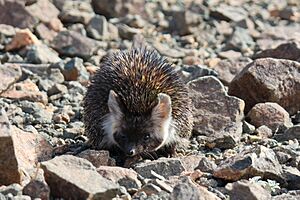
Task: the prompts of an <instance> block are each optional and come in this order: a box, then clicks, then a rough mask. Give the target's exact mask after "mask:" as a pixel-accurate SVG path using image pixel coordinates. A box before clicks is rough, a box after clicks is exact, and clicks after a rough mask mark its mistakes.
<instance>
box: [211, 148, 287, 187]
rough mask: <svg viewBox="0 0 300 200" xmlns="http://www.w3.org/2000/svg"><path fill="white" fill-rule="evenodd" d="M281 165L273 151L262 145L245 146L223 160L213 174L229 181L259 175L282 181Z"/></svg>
mask: <svg viewBox="0 0 300 200" xmlns="http://www.w3.org/2000/svg"><path fill="white" fill-rule="evenodd" d="M281 173H282V167H281V165H280V163H279V161H278V159H277V157H276V154H275V152H274V151H273V150H272V149H269V148H267V147H264V146H258V147H251V148H245V149H243V150H242V151H241V152H240V153H238V154H237V155H236V156H233V157H229V158H227V159H226V160H224V161H223V162H222V163H221V164H220V165H218V167H217V169H216V170H215V171H214V174H213V175H214V176H215V177H217V178H222V179H225V180H229V181H237V180H240V179H242V178H249V177H254V176H261V177H262V178H263V179H273V180H277V181H279V182H281V183H282V182H283V179H282V176H281Z"/></svg>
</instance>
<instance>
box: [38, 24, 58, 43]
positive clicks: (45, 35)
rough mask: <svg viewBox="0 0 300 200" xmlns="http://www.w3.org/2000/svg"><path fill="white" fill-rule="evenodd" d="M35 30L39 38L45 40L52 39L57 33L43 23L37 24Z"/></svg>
mask: <svg viewBox="0 0 300 200" xmlns="http://www.w3.org/2000/svg"><path fill="white" fill-rule="evenodd" d="M36 32H37V34H38V36H39V37H40V38H41V39H43V40H47V41H51V40H53V38H54V37H55V36H56V35H57V33H56V32H55V31H54V30H51V29H50V28H48V27H47V26H46V25H45V24H43V23H41V24H39V25H38V26H37V27H36Z"/></svg>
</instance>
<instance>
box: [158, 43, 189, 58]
mask: <svg viewBox="0 0 300 200" xmlns="http://www.w3.org/2000/svg"><path fill="white" fill-rule="evenodd" d="M153 47H154V48H155V49H156V50H157V51H158V52H159V53H160V54H161V55H163V56H167V57H171V58H183V57H184V56H185V53H184V52H182V51H179V50H177V49H175V48H170V47H169V46H168V45H167V44H163V43H159V42H155V43H153Z"/></svg>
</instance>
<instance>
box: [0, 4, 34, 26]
mask: <svg viewBox="0 0 300 200" xmlns="http://www.w3.org/2000/svg"><path fill="white" fill-rule="evenodd" d="M0 13H1V14H0V22H1V24H8V25H12V26H14V27H18V28H29V29H31V30H32V28H33V27H34V26H35V25H36V24H37V23H38V20H37V19H36V18H35V17H33V16H32V15H31V14H30V12H29V11H28V10H26V8H25V2H24V1H17V0H2V1H0Z"/></svg>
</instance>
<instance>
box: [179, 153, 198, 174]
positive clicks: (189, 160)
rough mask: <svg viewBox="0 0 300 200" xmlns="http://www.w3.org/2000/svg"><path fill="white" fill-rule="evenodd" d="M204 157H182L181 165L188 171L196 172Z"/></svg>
mask: <svg viewBox="0 0 300 200" xmlns="http://www.w3.org/2000/svg"><path fill="white" fill-rule="evenodd" d="M202 158H203V156H198V155H190V156H183V157H180V160H181V163H182V165H183V166H184V168H185V169H186V170H187V171H194V170H195V168H196V167H198V165H199V162H200V160H201V159H202Z"/></svg>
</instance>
